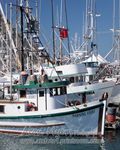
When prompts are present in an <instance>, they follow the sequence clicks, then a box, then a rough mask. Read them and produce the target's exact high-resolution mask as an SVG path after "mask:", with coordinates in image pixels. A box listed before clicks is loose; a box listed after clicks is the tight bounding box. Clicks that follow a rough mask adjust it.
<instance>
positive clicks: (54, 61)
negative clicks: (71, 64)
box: [51, 0, 56, 64]
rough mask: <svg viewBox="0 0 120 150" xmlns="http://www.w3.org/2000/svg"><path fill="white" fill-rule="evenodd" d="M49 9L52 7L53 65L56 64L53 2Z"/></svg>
mask: <svg viewBox="0 0 120 150" xmlns="http://www.w3.org/2000/svg"><path fill="white" fill-rule="evenodd" d="M51 7H52V36H53V63H54V64H56V60H55V56H56V50H55V28H54V5H53V0H51Z"/></svg>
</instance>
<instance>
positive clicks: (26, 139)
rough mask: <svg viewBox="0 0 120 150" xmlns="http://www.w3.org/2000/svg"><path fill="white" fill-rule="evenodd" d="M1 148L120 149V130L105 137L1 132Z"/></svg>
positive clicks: (40, 149) (48, 149)
mask: <svg viewBox="0 0 120 150" xmlns="http://www.w3.org/2000/svg"><path fill="white" fill-rule="evenodd" d="M0 150H120V131H114V130H112V131H106V132H105V136H104V138H102V139H100V138H96V137H74V136H70V137H68V136H67V137H62V136H61V137H60V136H34V135H33V136H28V135H22V134H21V135H10V134H0Z"/></svg>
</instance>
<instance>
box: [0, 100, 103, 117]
mask: <svg viewBox="0 0 120 150" xmlns="http://www.w3.org/2000/svg"><path fill="white" fill-rule="evenodd" d="M103 106H104V104H103V103H102V104H98V105H96V106H91V107H87V108H84V109H79V108H77V107H75V106H74V108H75V109H74V110H72V111H69V112H62V113H56V114H46V115H31V116H6V117H5V116H4V117H2V116H0V119H34V118H46V117H58V116H66V115H71V114H75V113H80V112H84V111H88V110H91V109H95V108H98V107H103Z"/></svg>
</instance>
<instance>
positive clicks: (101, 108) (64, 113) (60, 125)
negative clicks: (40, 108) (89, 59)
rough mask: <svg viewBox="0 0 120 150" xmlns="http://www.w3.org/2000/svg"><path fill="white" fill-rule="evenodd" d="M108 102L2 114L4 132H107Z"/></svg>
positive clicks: (92, 133) (0, 125)
mask: <svg viewBox="0 0 120 150" xmlns="http://www.w3.org/2000/svg"><path fill="white" fill-rule="evenodd" d="M105 110H106V101H105V100H104V101H101V102H100V101H97V102H94V103H93V102H91V103H90V104H87V105H85V104H84V105H82V106H74V107H69V108H64V109H58V110H53V112H51V113H50V112H49V113H47V112H46V113H41V114H40V113H37V112H28V113H26V114H25V113H24V115H22V114H21V115H14V116H13V115H9V116H8V115H6V116H5V115H3V116H2V115H1V116H0V132H8V133H9V132H11V133H22V134H23V133H24V134H31V133H32V134H47V135H49V134H52V135H104V123H105Z"/></svg>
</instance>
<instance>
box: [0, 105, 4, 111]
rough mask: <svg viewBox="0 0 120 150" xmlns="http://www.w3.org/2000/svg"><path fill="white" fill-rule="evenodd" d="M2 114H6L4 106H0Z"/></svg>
mask: <svg viewBox="0 0 120 150" xmlns="http://www.w3.org/2000/svg"><path fill="white" fill-rule="evenodd" d="M0 113H4V106H3V105H1V106H0Z"/></svg>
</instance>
